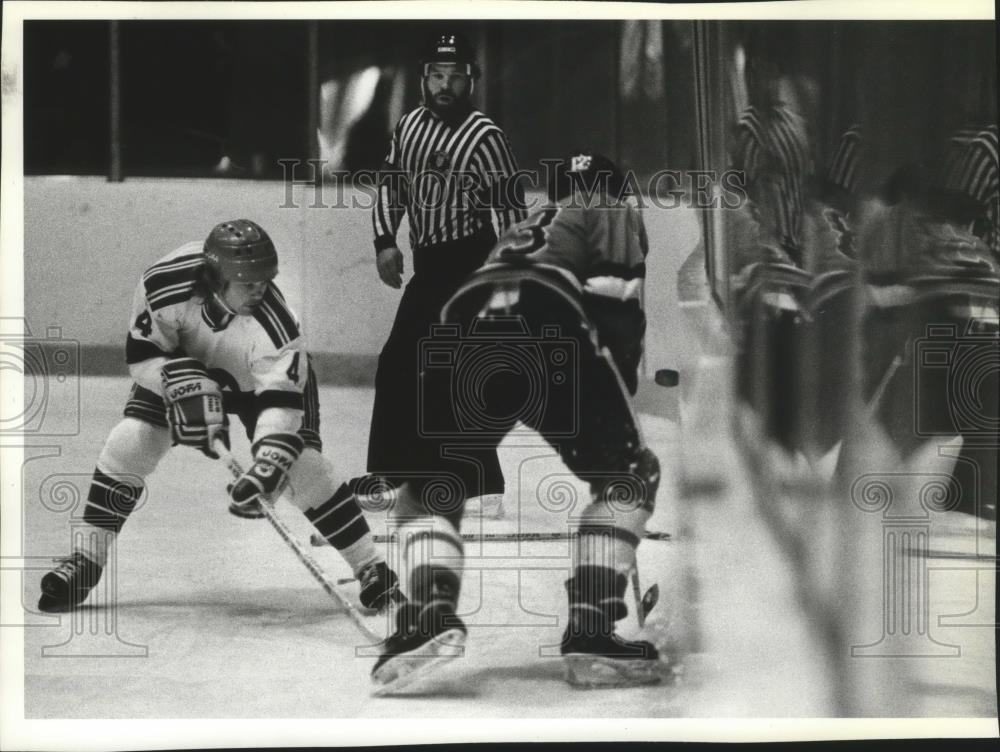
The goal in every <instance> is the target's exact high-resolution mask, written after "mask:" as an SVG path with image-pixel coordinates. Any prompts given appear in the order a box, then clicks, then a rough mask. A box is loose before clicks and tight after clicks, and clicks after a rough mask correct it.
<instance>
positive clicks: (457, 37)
mask: <svg viewBox="0 0 1000 752" xmlns="http://www.w3.org/2000/svg"><path fill="white" fill-rule="evenodd" d="M430 63H457V64H459V65H461V64H463V63H464V64H465V65H468V66H469V73H470V74H471V75H472V76H474V77H476V76H479V65H478V64H477V63H476V50H475V48H474V47H473V46H472V45H471V44H469V40H468V39H466V38H465V37H464V36H463V35H462V34H460V33H458V32H456V31H443V32H441V31H439V32H435V33H434V34H431V35H430V36H429V37H427V40H426V41H425V42H424V45H423V47H422V48H421V51H420V68H421V70H422V71H424V72H426V66H427V65H428V64H430Z"/></svg>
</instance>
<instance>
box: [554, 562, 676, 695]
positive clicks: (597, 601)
mask: <svg viewBox="0 0 1000 752" xmlns="http://www.w3.org/2000/svg"><path fill="white" fill-rule="evenodd" d="M625 585H626V578H625V575H623V574H618V573H616V572H615V571H614V570H612V569H608V568H605V567H579V568H578V569H577V574H576V576H575V577H573V578H571V579H570V580H568V581H567V582H566V590H567V593H568V594H569V624H568V625H567V626H566V631H565V632H564V633H563V639H562V644H561V645H560V652H561V653H562V656H563V662H564V664H565V666H566V681H567V682H569V684H570V685H572V686H574V687H580V688H583V689H597V688H610V687H630V686H637V685H642V684H656V683H657V682H659V681H660V680H661V679H662V678H663V677H662V672H661V669H662V668H663V664H662V663H661V662H660V654H659V651H657V649H656V648H655V647H654V646H653V644H652V643H650V642H646V641H645V640H626V639H624V638H623V637H621V636H620V635H618V634H615V631H614V623H615V622H616V621H618V620H620V619H622V618H624V617H625V616H626V614H627V609H626V607H625V601H624V598H623V596H624V593H625Z"/></svg>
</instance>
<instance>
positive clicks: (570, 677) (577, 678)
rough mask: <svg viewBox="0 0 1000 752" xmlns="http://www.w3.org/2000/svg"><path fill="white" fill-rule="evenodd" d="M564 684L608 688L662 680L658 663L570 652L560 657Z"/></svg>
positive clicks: (655, 682) (653, 682)
mask: <svg viewBox="0 0 1000 752" xmlns="http://www.w3.org/2000/svg"><path fill="white" fill-rule="evenodd" d="M563 663H564V664H565V666H566V681H567V682H568V683H569V684H570V685H571V686H573V687H578V688H580V689H611V688H614V687H637V686H642V685H645V684H658V683H660V682H661V681H663V675H662V673H661V671H662V668H663V666H662V665H661V663H660V661H655V660H653V661H642V660H625V659H615V658H607V657H604V656H599V655H598V656H595V655H585V654H583V653H576V654H574V653H570V654H569V655H564V656H563Z"/></svg>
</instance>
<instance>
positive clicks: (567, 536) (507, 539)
mask: <svg viewBox="0 0 1000 752" xmlns="http://www.w3.org/2000/svg"><path fill="white" fill-rule="evenodd" d="M575 535H576V533H571V532H551V533H483V534H482V535H479V534H477V533H462V534H461V536H460V537H461V538H462V540H463V541H465V542H469V543H478V542H480V541H482V542H484V543H520V542H521V541H524V542H533V541H561V540H572V538H573V536H575ZM643 538H645V539H646V540H656V541H666V540H670V533H666V532H663V531H662V530H647V531H646V533H645V534H644V535H643ZM372 539H373V540H374V541H375V542H376V543H388V542H390V541H394V540H396V537H395V536H394V535H373V536H372ZM309 542H310V543H311V544H312V545H313V546H328V545H330V544H329V543H328V542H327V541H326V539H325V538H323V536H321V535H320V534H319V533H313V534H312V536H310V538H309Z"/></svg>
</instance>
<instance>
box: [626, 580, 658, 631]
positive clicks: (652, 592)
mask: <svg viewBox="0 0 1000 752" xmlns="http://www.w3.org/2000/svg"><path fill="white" fill-rule="evenodd" d="M630 574H631V575H632V578H631V579H632V597H633V598H635V616H636V619H638V621H639V628H640V629H641V628H642V627H643V626H645V624H646V617H647V616H649V612H650V611H652V610H653V609H654V608H655V607H656V604H657V602H658V601H659V600H660V586H659V585H658V584H656V583H653V585H652V586H651V587H650V588H649V590H647V591H646V592H645V593H643V595H642V597H641V598H640V597H639V593H641V592H642V588H641V587H640V586H639V567H638V566H634V567H632V571H631V572H630Z"/></svg>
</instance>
